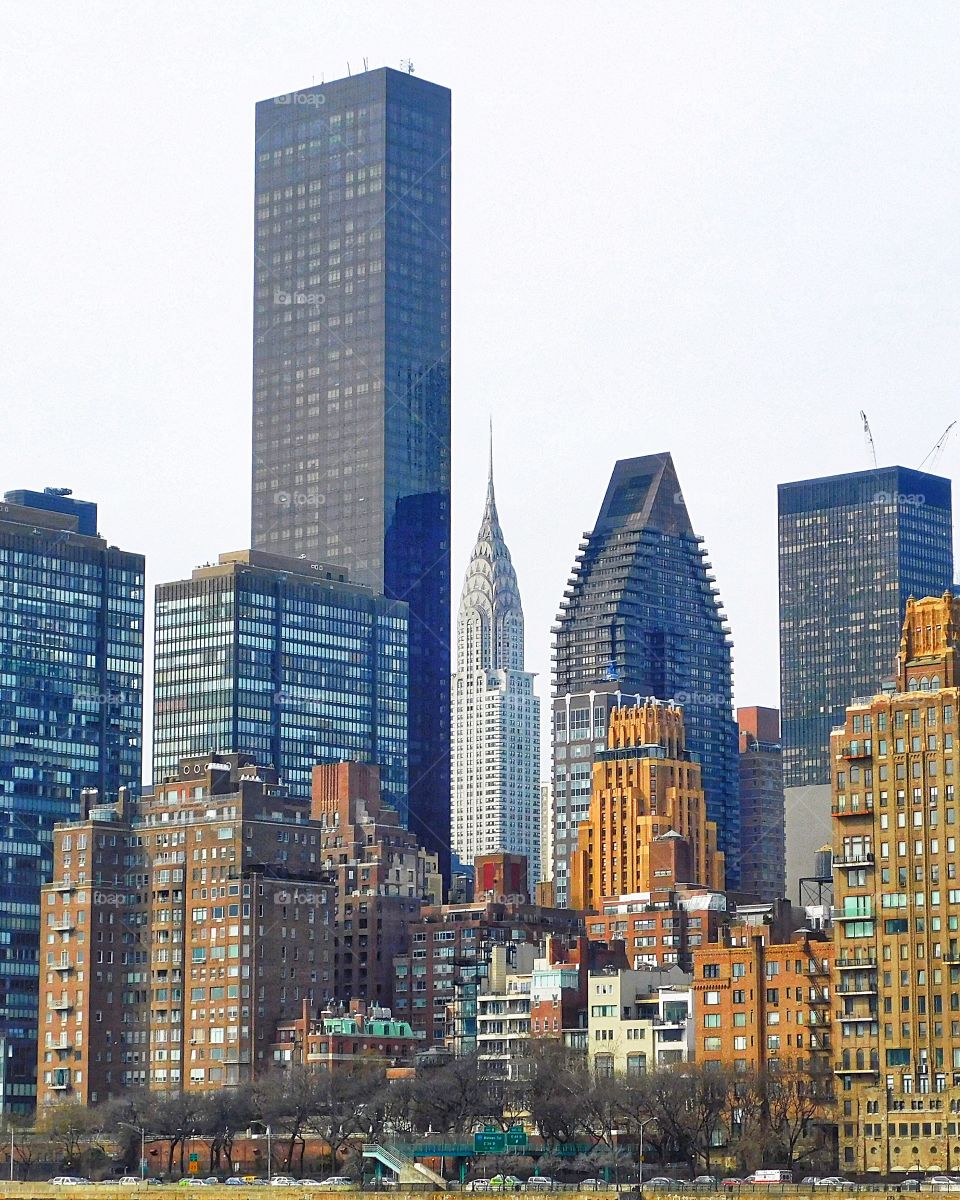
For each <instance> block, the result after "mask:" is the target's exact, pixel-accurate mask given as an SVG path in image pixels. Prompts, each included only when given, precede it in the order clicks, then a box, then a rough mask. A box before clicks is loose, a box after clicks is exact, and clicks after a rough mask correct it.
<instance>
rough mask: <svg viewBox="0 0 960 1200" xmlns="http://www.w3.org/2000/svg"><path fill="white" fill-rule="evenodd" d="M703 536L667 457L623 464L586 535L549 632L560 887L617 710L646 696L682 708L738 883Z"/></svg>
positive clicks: (721, 682) (729, 714)
mask: <svg viewBox="0 0 960 1200" xmlns="http://www.w3.org/2000/svg"><path fill="white" fill-rule="evenodd" d="M706 558H707V552H706V550H705V549H704V548H703V539H702V538H700V537H698V536H697V535H696V534H695V533H694V531H693V526H692V525H691V522H690V517H689V515H688V513H687V508H686V505H685V503H684V499H683V495H682V493H681V491H680V484H679V481H678V479H677V473H676V470H675V468H674V465H673V459H672V458H671V456H670V455H669V454H650V455H646V456H644V457H641V458H631V459H623V460H621V461H620V462H618V463H617V465H616V467H615V468H614V471H613V476H612V478H611V480H610V484H609V486H608V487H607V493H606V496H605V497H604V500H603V505H602V507H601V509H600V515H599V517H598V519H597V523H596V525H595V526H594V529H593V532H592V533H589V534H587V535H585V539H584V541H583V542H582V543H581V546H580V553H579V554H578V555H577V561H576V564H575V566H574V570H573V575H572V577H571V579H570V581H569V584H568V587H567V591H566V592H565V594H564V600H563V602H562V604H561V611H560V616H559V617H558V620H557V624H556V625H555V626H554V666H553V696H554V700H553V789H554V811H555V814H556V818H555V885H556V896H557V901H558V902H559V903H566V902H567V901H568V899H569V890H568V880H569V876H568V863H569V857H570V854H571V852H572V851H573V850H574V849H575V848H576V845H577V830H578V827H579V824H580V822H581V821H582V820H584V819H585V818H586V816H587V813H588V810H589V807H590V789H591V772H592V768H593V762H594V758H595V755H596V754H597V753H598V752H602V751H604V750H605V749H606V746H607V726H608V722H609V719H610V713H611V711H612V709H613V708H616V707H619V706H620V705H621V703H623V704H628V705H631V704H633V703H635V702H636V703H639V702H641V701H642V700H644V699H646V698H649V697H656V698H658V699H660V700H673V701H676V702H677V703H679V704H681V705H682V707H683V714H684V724H685V727H686V742H687V747H688V749H689V750H690V751H692V753H693V754H694V755H696V757H697V760H698V761H699V763H700V767H701V775H702V782H703V789H704V792H705V794H706V800H707V816H708V818H709V819H710V820H711V821H714V822H715V823H716V825H717V832H718V842H719V848H720V849H721V850H722V851H723V852H724V854H725V861H726V876H727V883H728V885H729V886H734V887H735V886H736V885H737V882H738V880H739V861H738V859H739V837H740V829H739V819H738V802H737V729H736V724H735V722H734V720H733V698H732V690H733V685H732V666H731V643H730V636H729V631H728V627H727V624H726V618H725V616H724V613H723V609H722V607H721V604H720V599H719V595H718V591H717V587H716V583H715V578H714V576H713V575H712V574H711V572H710V564H709V562H707V561H706Z"/></svg>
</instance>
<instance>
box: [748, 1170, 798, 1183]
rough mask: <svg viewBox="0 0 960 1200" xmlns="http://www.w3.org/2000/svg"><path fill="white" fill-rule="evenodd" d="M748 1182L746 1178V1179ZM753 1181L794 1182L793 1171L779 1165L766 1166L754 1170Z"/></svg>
mask: <svg viewBox="0 0 960 1200" xmlns="http://www.w3.org/2000/svg"><path fill="white" fill-rule="evenodd" d="M744 1182H746V1180H744ZM750 1182H751V1183H793V1172H792V1171H784V1170H781V1169H780V1168H779V1167H764V1168H762V1169H761V1170H759V1171H754V1173H753V1177H752V1179H751V1181H750Z"/></svg>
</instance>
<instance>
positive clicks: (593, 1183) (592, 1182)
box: [580, 1179, 610, 1192]
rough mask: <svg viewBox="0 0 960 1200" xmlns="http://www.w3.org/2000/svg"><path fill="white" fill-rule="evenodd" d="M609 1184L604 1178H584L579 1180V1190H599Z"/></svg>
mask: <svg viewBox="0 0 960 1200" xmlns="http://www.w3.org/2000/svg"><path fill="white" fill-rule="evenodd" d="M609 1186H610V1184H609V1183H607V1181H606V1180H605V1179H584V1180H581V1182H580V1191H581V1192H599V1191H601V1190H605V1189H607V1188H608V1187H609Z"/></svg>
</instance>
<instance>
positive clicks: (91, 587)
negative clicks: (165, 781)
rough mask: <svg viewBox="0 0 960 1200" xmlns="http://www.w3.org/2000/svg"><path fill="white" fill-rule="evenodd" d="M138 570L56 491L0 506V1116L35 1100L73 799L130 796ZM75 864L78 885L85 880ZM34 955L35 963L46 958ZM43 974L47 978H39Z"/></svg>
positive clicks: (136, 756) (138, 664)
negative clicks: (60, 827)
mask: <svg viewBox="0 0 960 1200" xmlns="http://www.w3.org/2000/svg"><path fill="white" fill-rule="evenodd" d="M143 575H144V560H143V556H142V555H139V554H130V553H126V552H124V551H122V550H118V549H117V548H116V547H115V546H108V545H107V543H106V542H105V541H104V540H103V538H101V537H99V536H98V535H97V508H96V505H95V504H91V503H90V502H88V501H80V500H73V499H72V498H71V497H70V495H69V492H66V491H65V490H64V489H48V490H47V491H45V492H31V491H16V492H8V493H7V494H6V497H5V503H2V504H0V797H2V800H0V989H2V994H0V1105H2V1110H3V1111H4V1112H7V1113H10V1112H29V1111H30V1110H31V1109H32V1107H33V1104H34V1099H35V1095H36V1074H37V1010H38V987H39V986H43V985H44V984H51V983H52V981H53V979H52V976H51V974H50V971H51V968H50V967H49V966H48V961H49V957H50V956H51V954H52V952H51V951H49V950H48V948H47V945H46V941H45V940H44V942H43V943H42V944H41V938H40V884H41V882H43V881H44V880H45V879H47V878H49V875H50V870H51V868H52V848H53V847H52V833H53V826H54V823H55V822H57V821H67V820H71V819H74V818H76V817H78V816H79V814H80V793H81V791H82V790H83V789H85V788H95V789H97V791H98V792H99V793H100V795H101V796H103V797H115V796H116V794H117V791H118V789H119V788H120V787H121V786H128V787H130V788H131V790H132V791H133V792H136V791H137V790H139V784H140V772H141V765H142V756H143V747H142V738H143V597H144V591H143V587H144V583H143ZM82 857H83V856H82V854H78V861H77V863H76V877H77V878H78V879H80V880H83V879H84V877H85V872H84V864H83V862H82V861H80V860H81V859H82ZM41 957H42V960H43V961H41ZM41 974H43V979H41Z"/></svg>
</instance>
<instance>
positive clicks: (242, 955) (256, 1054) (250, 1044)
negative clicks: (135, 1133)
mask: <svg viewBox="0 0 960 1200" xmlns="http://www.w3.org/2000/svg"><path fill="white" fill-rule="evenodd" d="M96 799H97V798H96V796H95V795H94V796H91V795H89V794H88V795H87V796H85V798H84V807H85V815H84V817H83V819H82V820H80V821H76V822H69V823H66V824H61V825H58V826H57V827H56V829H55V834H54V869H53V881H52V882H51V883H48V884H46V885H44V887H43V889H42V909H41V911H42V921H43V929H44V932H45V935H46V945H45V947H44V948H43V950H42V961H41V988H40V1038H39V1052H38V1058H39V1063H38V1104H39V1106H40V1107H41V1108H43V1107H44V1106H47V1105H50V1104H54V1103H57V1102H60V1101H64V1100H67V1101H72V1102H78V1103H82V1104H92V1103H96V1102H98V1101H103V1100H106V1099H108V1098H109V1097H110V1096H114V1095H118V1094H120V1093H121V1092H122V1091H123V1090H124V1089H126V1088H130V1087H150V1088H158V1089H160V1088H184V1089H191V1090H192V1089H196V1090H207V1089H210V1090H213V1089H216V1088H220V1087H224V1086H237V1085H241V1084H243V1083H247V1082H249V1081H250V1080H251V1079H252V1078H253V1077H254V1076H255V1075H256V1074H257V1073H258V1072H259V1071H261V1070H264V1069H266V1068H267V1067H269V1066H270V1064H271V1062H272V1055H271V1053H270V1047H271V1045H272V1043H273V1040H274V1037H275V1032H276V1028H277V1024H278V1022H281V1021H283V1020H284V1019H288V1018H291V1017H293V1016H295V1015H296V1014H298V1013H299V1012H300V1011H301V1009H302V1005H303V1003H304V1002H305V1001H306V1002H307V1003H308V1004H309V1005H311V1006H313V1005H315V1004H316V1003H318V1002H319V1001H320V1000H321V998H322V997H324V996H326V995H328V994H329V992H330V990H331V989H332V987H333V985H334V963H333V922H334V913H335V907H336V905H335V888H334V886H333V884H332V883H331V882H330V881H329V880H328V879H327V877H326V876H325V875H324V874H323V872H322V869H321V864H320V833H321V831H320V828H319V826H318V824H317V823H316V822H314V821H311V819H310V814H309V811H308V808H307V805H306V804H305V803H303V802H299V801H298V802H293V801H291V800H289V799H288V798H287V795H286V791H285V788H284V787H283V786H282V785H281V784H279V783H278V781H277V778H276V773H275V772H274V771H273V770H272V769H271V768H265V767H262V766H258V765H256V764H255V763H253V762H252V761H251V760H250V758H249V756H246V755H242V754H230V755H221V756H217V757H216V758H211V757H210V756H195V757H190V758H184V759H181V761H180V764H179V770H178V772H177V774H176V775H174V776H172V777H171V778H169V779H167V780H165V781H164V782H163V783H161V784H160V785H158V786H157V787H156V789H155V793H154V794H153V795H152V796H149V797H144V798H143V799H142V800H141V801H140V802H139V803H138V805H137V806H136V808H131V807H130V805H129V803H128V801H127V799H126V797H125V796H124V795H121V798H120V801H119V803H117V804H116V805H104V804H98V803H96Z"/></svg>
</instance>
